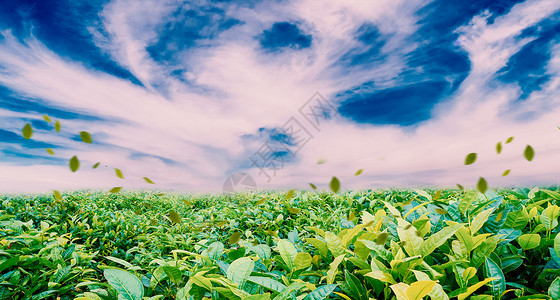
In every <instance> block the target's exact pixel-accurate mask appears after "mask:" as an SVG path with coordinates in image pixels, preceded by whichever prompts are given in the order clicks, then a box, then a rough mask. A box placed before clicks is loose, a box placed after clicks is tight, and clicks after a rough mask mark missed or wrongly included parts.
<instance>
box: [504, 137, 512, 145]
mask: <svg viewBox="0 0 560 300" xmlns="http://www.w3.org/2000/svg"><path fill="white" fill-rule="evenodd" d="M511 142H513V136H510V137H508V139H507V140H506V144H509V143H511Z"/></svg>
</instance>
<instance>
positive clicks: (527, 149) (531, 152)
mask: <svg viewBox="0 0 560 300" xmlns="http://www.w3.org/2000/svg"><path fill="white" fill-rule="evenodd" d="M523 155H524V156H525V158H526V159H527V160H528V161H532V160H533V158H534V157H535V150H533V147H531V146H529V145H527V147H525V151H524V152H523Z"/></svg>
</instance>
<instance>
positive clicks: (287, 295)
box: [274, 282, 307, 300]
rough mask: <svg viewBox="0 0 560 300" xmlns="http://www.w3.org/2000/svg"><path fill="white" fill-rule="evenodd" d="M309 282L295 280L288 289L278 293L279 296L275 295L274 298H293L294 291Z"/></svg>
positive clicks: (277, 299)
mask: <svg viewBox="0 0 560 300" xmlns="http://www.w3.org/2000/svg"><path fill="white" fill-rule="evenodd" d="M306 285H307V283H305V282H294V283H292V284H290V285H289V286H288V287H287V288H286V289H284V290H283V291H282V293H280V294H278V296H276V297H274V300H287V299H291V298H292V293H293V292H295V291H298V290H299V289H301V288H303V287H304V286H306Z"/></svg>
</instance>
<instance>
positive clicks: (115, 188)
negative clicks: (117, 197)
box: [109, 186, 122, 194]
mask: <svg viewBox="0 0 560 300" xmlns="http://www.w3.org/2000/svg"><path fill="white" fill-rule="evenodd" d="M121 190H122V186H117V187H114V188H112V189H110V190H109V193H113V194H114V193H118V192H120V191H121Z"/></svg>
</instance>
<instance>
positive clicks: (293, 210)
mask: <svg viewBox="0 0 560 300" xmlns="http://www.w3.org/2000/svg"><path fill="white" fill-rule="evenodd" d="M288 211H289V212H290V213H291V214H294V215H297V214H299V213H300V212H301V209H299V208H295V207H290V208H288Z"/></svg>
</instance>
